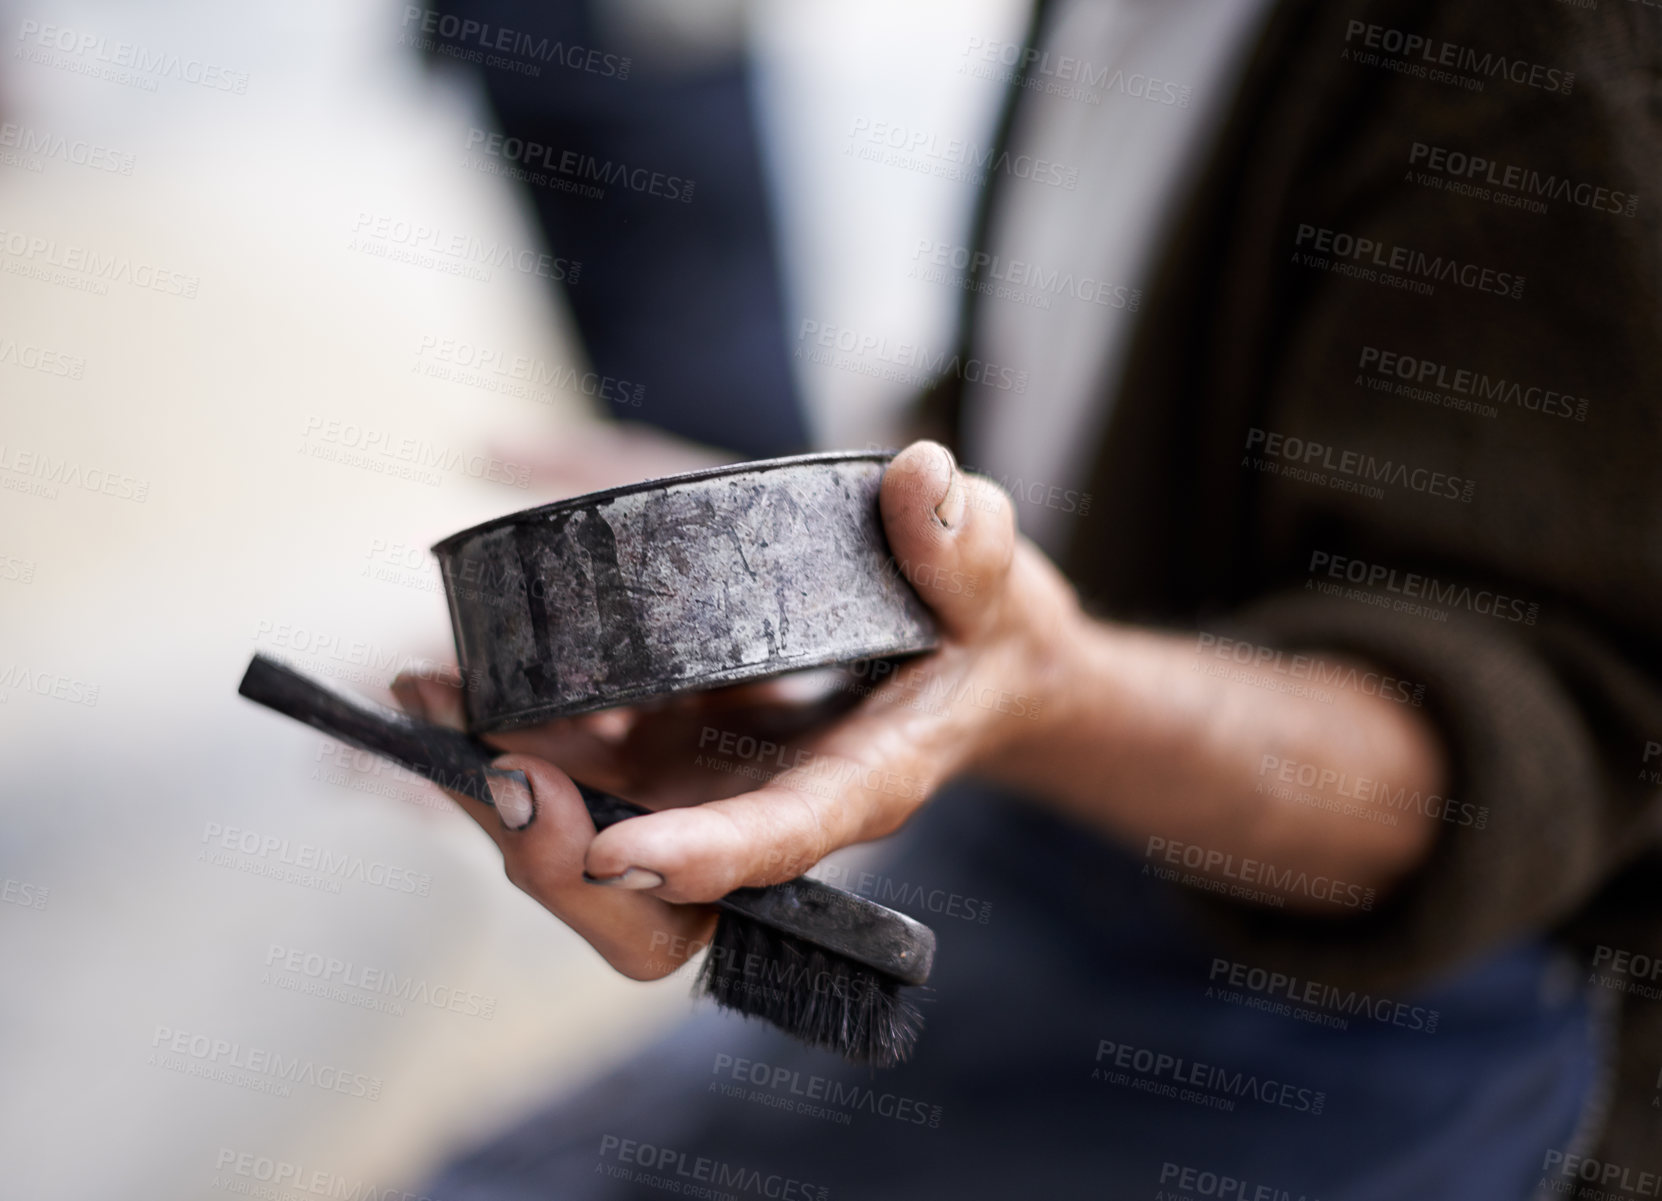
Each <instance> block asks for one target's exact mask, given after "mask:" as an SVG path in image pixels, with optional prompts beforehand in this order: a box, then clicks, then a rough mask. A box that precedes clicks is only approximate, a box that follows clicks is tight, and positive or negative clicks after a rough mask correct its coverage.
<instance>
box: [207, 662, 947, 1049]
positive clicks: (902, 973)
mask: <svg viewBox="0 0 1662 1201" xmlns="http://www.w3.org/2000/svg"><path fill="white" fill-rule="evenodd" d="M237 691H238V692H239V693H241V694H242V695H243V696H245V697H247V698H248V699H249V700H251V701H256V702H258V703H259V704H262V705H265V706H266V707H267V708H270V709H275V710H276V711H277V712H279V713H282V714H285V715H286V716H289V717H292V718H294V719H296V720H297V721H302V722H304V723H306V724H307V725H309V726H312V727H314V728H315V729H318V730H321V731H323V732H324V733H325V734H327V735H329V736H330V737H331V738H335V739H338V740H339V741H341V742H345V743H349V744H351V745H352V746H356V747H360V748H362V749H363V750H366V751H370V752H371V753H373V754H377V755H380V756H382V757H384V758H386V759H390V760H391V761H392V762H394V763H396V764H398V765H399V766H400V767H403V768H406V769H407V770H409V771H412V772H414V773H416V774H417V775H420V776H423V777H425V778H427V779H428V780H431V781H432V782H433V783H435V784H437V785H439V786H440V787H441V788H446V789H449V790H450V791H452V792H458V793H461V794H463V795H464V796H468V797H471V798H473V799H474V800H476V801H481V802H483V803H484V804H486V805H492V804H494V802H493V800H492V797H491V791H490V787H489V784H488V783H487V779H486V772H487V770H488V769H489V767H490V764H491V761H492V760H494V759H495V758H496V757H497V756H498V755H500V754H502V752H501V751H498V750H494V749H492V748H491V747H490V746H488V745H487V744H485V743H483V742H481V741H479V740H478V739H477V738H474V737H473V736H471V735H469V734H464V733H462V732H461V731H459V730H450V729H446V728H445V727H443V726H437V725H434V724H433V723H431V722H427V721H421V720H419V719H416V718H413V717H410V716H408V715H407V714H403V713H398V712H395V711H393V710H391V709H386V708H383V707H382V706H380V705H376V704H373V703H371V702H369V701H366V700H363V699H361V698H358V697H347V696H343V695H341V694H340V693H337V692H335V691H333V690H331V689H328V688H325V687H323V686H322V685H320V684H317V683H315V682H314V681H312V680H311V679H308V678H307V677H306V676H304V675H302V674H301V673H299V672H297V671H295V670H294V669H293V668H291V667H289V666H287V665H286V664H284V663H281V662H279V661H278V660H276V659H272V658H270V657H268V656H266V655H255V656H254V658H253V660H252V661H251V662H250V663H249V665H248V671H247V672H246V673H245V674H244V675H243V677H242V683H241V685H240V686H239V687H238V688H237ZM577 789H578V791H579V792H580V793H581V794H582V796H583V803H584V804H585V805H586V806H587V807H588V811H589V816H590V817H591V818H593V819H594V825H595V829H596V830H604V829H605V828H606V827H607V826H611V825H615V824H616V823H618V822H620V821H627V820H628V819H629V818H631V817H639V816H640V815H642V814H644V813H650V812H652V811H651V810H649V809H646V808H643V807H642V806H640V805H636V804H633V803H632V802H630V801H625V800H623V799H621V798H619V797H615V796H612V795H610V794H609V793H605V792H601V791H599V790H598V789H594V788H590V787H588V786H587V785H585V784H581V783H579V784H577ZM533 820H534V818H533ZM716 907H717V909H718V910H719V914H718V917H717V920H716V932H715V936H714V937H713V938H712V939H711V942H710V950H709V954H708V956H707V957H706V958H705V960H704V962H703V964H702V965H701V966H700V968H699V972H698V975H697V977H696V979H695V981H694V986H693V987H694V992H695V994H697V995H702V996H708V997H709V998H711V999H712V1000H713V1001H715V1003H716V1004H717V1005H719V1006H721V1007H722V1008H724V1009H731V1010H734V1011H736V1012H738V1013H741V1014H744V1015H745V1016H747V1017H756V1018H760V1019H762V1020H763V1021H766V1022H770V1023H771V1024H773V1025H775V1026H777V1027H779V1028H780V1029H781V1030H783V1031H785V1033H787V1034H789V1035H791V1037H793V1038H796V1039H798V1040H800V1041H802V1042H804V1043H807V1044H808V1045H810V1046H814V1047H822V1048H824V1049H825V1050H828V1051H834V1052H836V1053H837V1054H839V1055H841V1056H842V1057H843V1058H844V1059H847V1060H848V1061H850V1062H851V1063H859V1064H872V1065H874V1066H877V1067H894V1066H895V1065H897V1064H899V1063H902V1062H904V1061H905V1060H906V1058H907V1057H908V1056H909V1055H910V1054H911V1051H912V1048H913V1046H914V1045H915V1044H916V1042H917V1037H918V1034H919V1033H920V1032H921V1030H922V1028H923V1016H922V1014H921V1013H920V1012H919V1011H918V1008H917V1006H916V1004H915V1003H914V1002H913V1001H912V999H911V998H910V997H909V996H908V995H907V993H906V991H905V989H906V988H908V987H916V986H919V985H922V984H924V983H925V982H926V981H927V980H928V979H929V971H930V968H931V967H932V966H933V964H934V959H935V932H934V931H933V930H931V929H930V928H929V927H928V926H925V925H923V924H922V923H921V922H916V921H913V920H912V919H911V918H909V917H907V916H906V915H905V914H903V913H896V912H895V911H894V910H892V909H888V908H885V907H884V906H882V905H879V904H877V903H876V902H874V901H870V900H867V899H866V898H865V897H862V896H856V895H855V894H854V893H851V892H845V891H844V890H843V889H840V888H836V887H833V886H832V885H829V884H826V883H824V882H823V881H820V880H812V879H809V878H808V877H806V876H799V877H797V878H796V879H794V880H787V881H785V882H784V883H782V884H771V885H768V886H767V887H766V888H740V889H737V890H735V891H733V892H730V893H728V894H727V895H726V896H724V897H722V898H721V899H720V900H719V901H717V902H716Z"/></svg>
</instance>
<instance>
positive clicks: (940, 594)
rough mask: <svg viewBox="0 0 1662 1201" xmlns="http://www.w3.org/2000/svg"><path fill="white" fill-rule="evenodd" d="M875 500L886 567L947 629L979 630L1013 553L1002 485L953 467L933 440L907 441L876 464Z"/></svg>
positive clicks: (1010, 512)
mask: <svg viewBox="0 0 1662 1201" xmlns="http://www.w3.org/2000/svg"><path fill="white" fill-rule="evenodd" d="M880 503H881V509H882V514H883V529H884V532H885V533H887V534H888V538H889V549H890V550H891V551H892V552H893V554H894V567H895V568H896V569H897V570H898V571H899V572H900V574H901V575H903V576H905V578H906V579H907V580H908V581H909V582H910V583H911V585H912V586H913V587H914V588H916V589H917V591H918V595H919V596H921V597H923V599H924V602H925V603H926V604H927V605H928V606H929V607H930V608H931V609H932V610H934V612H935V615H936V617H937V618H939V619H940V621H941V623H942V625H944V626H945V627H946V632H947V633H948V634H949V635H951V636H953V637H955V638H959V639H969V638H973V637H974V636H975V635H976V634H978V633H980V632H981V631H982V630H983V629H984V628H985V626H986V623H987V622H989V621H991V620H992V616H993V613H994V611H995V609H996V605H997V600H998V598H999V597H1000V596H1001V595H1003V591H1004V580H1005V577H1006V576H1007V575H1008V573H1009V570H1010V561H1011V557H1012V556H1013V555H1014V553H1015V545H1016V522H1015V509H1014V507H1013V506H1012V505H1011V503H1010V498H1009V497H1008V496H1006V495H1005V493H1004V490H1003V489H1001V488H1000V487H998V485H996V484H994V483H992V482H991V481H990V480H984V479H981V478H980V477H978V476H973V475H970V474H968V473H967V472H964V471H962V470H960V469H959V468H958V465H957V463H956V462H955V461H954V460H953V458H952V455H951V454H950V453H949V452H948V451H947V449H946V447H944V446H942V445H941V444H940V443H938V442H914V443H913V444H912V445H910V446H908V447H907V448H906V449H905V450H903V451H901V452H900V453H899V454H898V455H896V456H895V457H894V461H893V462H891V463H890V464H889V467H888V470H887V471H886V472H884V475H883V489H882V493H881V496H880Z"/></svg>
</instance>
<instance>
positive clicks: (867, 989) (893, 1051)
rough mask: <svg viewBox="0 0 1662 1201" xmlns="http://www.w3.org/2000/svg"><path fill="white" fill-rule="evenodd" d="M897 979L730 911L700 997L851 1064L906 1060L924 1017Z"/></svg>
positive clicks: (720, 923)
mask: <svg viewBox="0 0 1662 1201" xmlns="http://www.w3.org/2000/svg"><path fill="white" fill-rule="evenodd" d="M901 989H902V986H901V984H900V982H899V981H898V980H896V979H895V978H894V977H893V976H890V975H888V974H887V973H884V972H879V971H877V970H875V969H873V968H869V967H867V966H865V965H864V964H861V963H856V962H855V961H854V960H852V959H847V958H844V957H843V956H841V955H838V954H837V953H836V952H834V951H827V950H825V949H824V948H823V947H818V946H815V945H814V944H813V943H810V942H805V941H804V940H802V939H800V938H797V937H795V936H794V935H791V934H786V933H784V932H783V931H781V930H775V929H773V928H771V927H769V926H764V925H762V924H761V923H760V922H756V921H752V920H750V919H749V918H745V917H742V916H739V915H738V914H734V913H731V912H728V911H726V910H723V911H722V913H721V916H720V918H719V919H718V920H717V922H716V933H715V937H714V938H713V939H712V940H711V942H710V953H709V955H708V956H707V957H706V958H705V960H704V963H703V965H702V966H701V967H700V968H699V970H698V979H697V980H696V982H695V983H694V985H693V991H694V994H695V995H700V996H706V997H709V998H710V999H711V1000H713V1001H714V1002H715V1003H716V1004H717V1005H720V1006H722V1007H723V1008H724V1009H732V1010H735V1011H737V1012H739V1013H742V1014H744V1015H745V1016H746V1017H757V1018H761V1019H762V1020H763V1021H765V1022H771V1023H772V1024H773V1025H775V1026H778V1027H779V1028H780V1029H781V1030H783V1031H785V1033H787V1034H789V1035H790V1036H791V1037H792V1038H795V1039H798V1040H800V1041H802V1042H805V1043H807V1044H808V1045H810V1046H814V1047H823V1048H824V1049H825V1050H827V1051H835V1052H836V1053H837V1054H839V1055H841V1056H842V1057H843V1058H844V1059H846V1060H848V1061H849V1062H850V1063H860V1064H866V1063H869V1064H872V1065H874V1066H876V1067H882V1068H892V1067H894V1066H896V1065H897V1064H900V1063H904V1062H905V1061H906V1058H907V1057H908V1056H909V1055H911V1053H912V1048H913V1047H914V1046H915V1045H916V1043H917V1039H918V1034H919V1032H921V1031H922V1029H923V1014H921V1013H920V1012H919V1011H918V1008H917V1006H916V1005H914V1004H913V1003H912V1002H911V1001H910V1000H909V999H908V998H907V997H906V996H905V995H904V994H903V993H902V991H901Z"/></svg>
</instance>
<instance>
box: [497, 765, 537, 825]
mask: <svg viewBox="0 0 1662 1201" xmlns="http://www.w3.org/2000/svg"><path fill="white" fill-rule="evenodd" d="M485 783H486V784H487V785H488V786H489V788H490V790H491V800H492V801H493V802H494V803H495V805H496V816H497V817H498V818H499V819H501V822H502V825H503V826H504V827H505V828H506V829H509V830H523V829H525V827H526V826H529V825H530V824H531V821H532V819H534V818H535V817H536V816H537V797H536V794H535V793H534V792H532V791H531V781H530V779H529V778H527V777H526V775H525V773H524V772H522V771H511V770H504V769H502V768H498V767H491V768H488V769H487V770H486V771H485Z"/></svg>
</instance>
